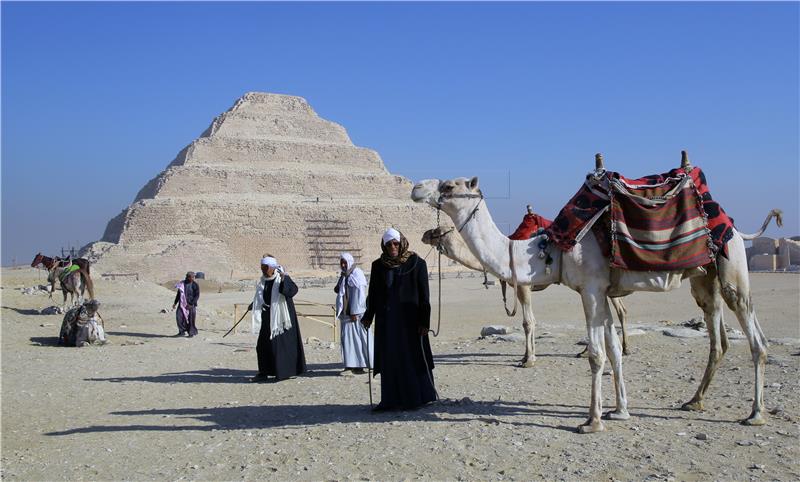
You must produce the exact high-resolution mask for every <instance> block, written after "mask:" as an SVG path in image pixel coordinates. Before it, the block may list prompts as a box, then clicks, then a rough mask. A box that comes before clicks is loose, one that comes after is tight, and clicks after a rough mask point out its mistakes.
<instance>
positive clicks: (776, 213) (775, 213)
mask: <svg viewBox="0 0 800 482" xmlns="http://www.w3.org/2000/svg"><path fill="white" fill-rule="evenodd" d="M773 217H774V218H775V224H777V225H778V227H779V228H780V227H782V226H783V211H781V210H780V209H773V210H772V211H770V212H769V214H768V215H767V219H765V220H764V224H762V225H761V229H760V230H759V231H758V232H757V233H753V234H745V233H739V235H740V236H741V237H742V239H744V240H748V241H749V240H753V239H756V238H758V237H760V236H761V235H762V234H764V231H766V230H767V226H769V222H770V220H772V218H773Z"/></svg>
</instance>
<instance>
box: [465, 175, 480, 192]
mask: <svg viewBox="0 0 800 482" xmlns="http://www.w3.org/2000/svg"><path fill="white" fill-rule="evenodd" d="M467 187H469V188H470V189H472V190H473V191H474V190H476V189H478V176H475V177H473V178H472V179H470V180H469V183H467Z"/></svg>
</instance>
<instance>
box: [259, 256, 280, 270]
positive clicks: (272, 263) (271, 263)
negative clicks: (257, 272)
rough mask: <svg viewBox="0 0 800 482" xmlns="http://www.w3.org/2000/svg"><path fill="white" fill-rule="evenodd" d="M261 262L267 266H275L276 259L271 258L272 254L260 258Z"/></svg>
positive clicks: (276, 264) (276, 265) (276, 263)
mask: <svg viewBox="0 0 800 482" xmlns="http://www.w3.org/2000/svg"><path fill="white" fill-rule="evenodd" d="M261 264H263V265H265V266H269V267H270V268H277V267H278V260H277V259H275V258H273V257H272V256H267V257H265V258H261Z"/></svg>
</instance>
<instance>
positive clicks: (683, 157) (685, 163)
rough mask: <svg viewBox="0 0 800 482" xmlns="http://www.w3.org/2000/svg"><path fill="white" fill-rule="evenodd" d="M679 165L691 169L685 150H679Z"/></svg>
mask: <svg viewBox="0 0 800 482" xmlns="http://www.w3.org/2000/svg"><path fill="white" fill-rule="evenodd" d="M681 167H682V168H683V169H691V168H692V164H691V163H690V162H689V154H687V153H686V151H681Z"/></svg>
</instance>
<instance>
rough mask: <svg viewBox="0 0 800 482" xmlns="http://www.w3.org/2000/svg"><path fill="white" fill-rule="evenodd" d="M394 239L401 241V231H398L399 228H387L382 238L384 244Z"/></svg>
mask: <svg viewBox="0 0 800 482" xmlns="http://www.w3.org/2000/svg"><path fill="white" fill-rule="evenodd" d="M392 239H394V240H395V241H397V242H398V243H399V242H400V231H398V230H396V229H394V228H389V229H387V230H386V232H385V233H383V238H381V241H382V242H383V244H386V243H388V242H389V241H391V240H392Z"/></svg>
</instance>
